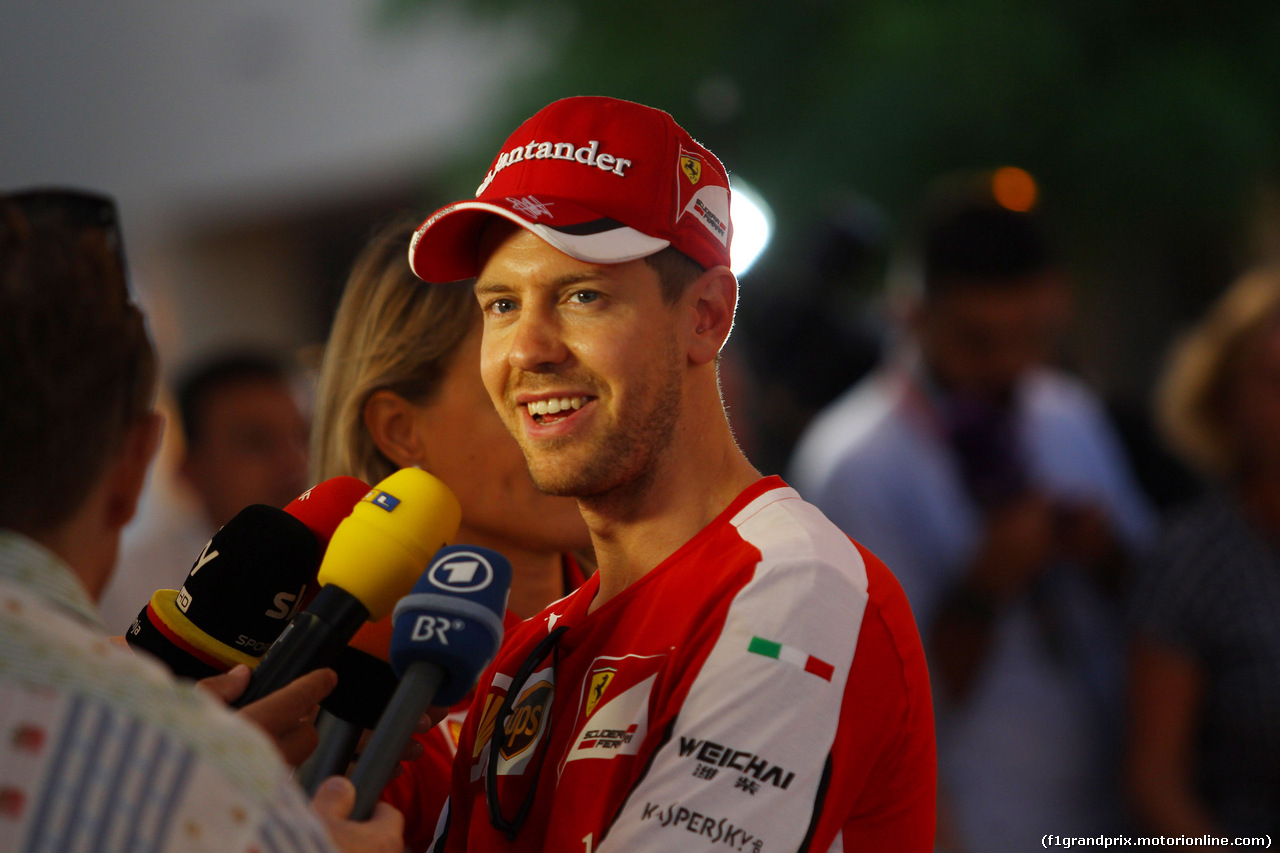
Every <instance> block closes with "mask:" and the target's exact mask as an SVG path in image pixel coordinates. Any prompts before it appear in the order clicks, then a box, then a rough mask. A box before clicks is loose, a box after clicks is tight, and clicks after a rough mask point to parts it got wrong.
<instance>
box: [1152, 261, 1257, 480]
mask: <svg viewBox="0 0 1280 853" xmlns="http://www.w3.org/2000/svg"><path fill="white" fill-rule="evenodd" d="M1278 321H1280V265H1277V266H1270V267H1265V268H1259V269H1255V270H1253V271H1251V272H1248V273H1246V274H1245V275H1243V276H1242V277H1241V278H1240V279H1238V280H1237V281H1236V283H1235V284H1234V285H1232V287H1231V288H1230V289H1229V290H1228V291H1227V292H1226V293H1224V294H1223V295H1222V296H1221V297H1219V299H1218V301H1217V302H1216V303H1214V305H1213V307H1212V308H1211V309H1210V310H1209V313H1208V314H1206V315H1205V317H1204V318H1203V319H1202V320H1201V321H1200V322H1199V324H1198V325H1196V326H1195V327H1194V328H1193V329H1192V330H1191V331H1190V332H1189V333H1188V334H1187V335H1185V336H1184V337H1183V338H1182V339H1181V340H1180V341H1179V342H1178V343H1177V345H1176V346H1175V348H1174V350H1173V351H1172V353H1171V355H1170V358H1169V359H1168V361H1167V363H1166V368H1165V371H1164V374H1163V376H1162V377H1161V379H1160V381H1159V383H1158V384H1157V387H1156V417H1157V421H1158V422H1159V424H1160V427H1161V428H1162V430H1163V431H1164V433H1165V437H1166V438H1167V440H1168V441H1169V444H1170V446H1171V447H1172V448H1173V449H1174V450H1175V451H1177V452H1178V453H1179V454H1181V455H1182V456H1183V457H1184V458H1185V459H1186V460H1187V461H1188V462H1190V463H1191V464H1192V465H1194V466H1195V467H1196V468H1198V469H1200V470H1201V471H1202V472H1203V473H1205V474H1208V475H1210V476H1213V477H1219V478H1227V479H1231V478H1235V477H1237V476H1239V475H1240V474H1241V473H1242V466H1243V462H1244V459H1243V455H1244V453H1245V450H1246V449H1245V448H1242V447H1239V446H1238V442H1237V441H1236V437H1235V432H1234V430H1233V428H1232V424H1231V421H1230V419H1231V416H1232V406H1233V401H1232V393H1233V388H1234V383H1235V381H1236V379H1237V377H1238V374H1239V370H1240V366H1241V364H1242V361H1243V356H1244V354H1245V353H1247V352H1248V350H1249V349H1250V348H1251V347H1252V346H1253V344H1255V343H1256V342H1257V341H1258V340H1259V339H1260V338H1261V337H1262V336H1263V335H1264V334H1265V333H1266V332H1267V331H1269V330H1270V329H1271V328H1273V327H1274V326H1275V324H1276V323H1277V322H1278Z"/></svg>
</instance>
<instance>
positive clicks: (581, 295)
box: [569, 290, 600, 305]
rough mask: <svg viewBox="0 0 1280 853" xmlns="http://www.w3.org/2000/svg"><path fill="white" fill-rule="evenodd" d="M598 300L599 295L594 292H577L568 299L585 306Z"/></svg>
mask: <svg viewBox="0 0 1280 853" xmlns="http://www.w3.org/2000/svg"><path fill="white" fill-rule="evenodd" d="M599 298H600V294H599V293H596V292H595V291H594V290H579V291H576V292H575V293H574V294H573V295H572V296H570V297H569V299H570V301H572V302H577V303H578V304H579V305H586V304H587V303H590V302H595V301H596V300H597V299H599Z"/></svg>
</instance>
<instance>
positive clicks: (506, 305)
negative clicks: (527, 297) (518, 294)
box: [489, 299, 516, 314]
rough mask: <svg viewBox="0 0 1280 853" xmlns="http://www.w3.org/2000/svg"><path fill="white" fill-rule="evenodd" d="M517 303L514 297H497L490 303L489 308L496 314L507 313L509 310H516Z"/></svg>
mask: <svg viewBox="0 0 1280 853" xmlns="http://www.w3.org/2000/svg"><path fill="white" fill-rule="evenodd" d="M515 309H516V303H515V300H514V299H495V300H493V301H492V302H490V303H489V310H490V311H491V312H492V313H494V314H506V313H507V312H508V311H514V310H515Z"/></svg>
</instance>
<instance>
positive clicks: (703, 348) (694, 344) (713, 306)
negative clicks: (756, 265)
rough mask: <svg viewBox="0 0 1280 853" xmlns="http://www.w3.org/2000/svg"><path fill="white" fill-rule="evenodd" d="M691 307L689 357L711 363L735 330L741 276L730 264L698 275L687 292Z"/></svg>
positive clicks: (698, 361) (694, 361) (695, 362)
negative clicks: (735, 312) (739, 276)
mask: <svg viewBox="0 0 1280 853" xmlns="http://www.w3.org/2000/svg"><path fill="white" fill-rule="evenodd" d="M685 298H686V300H687V304H688V305H689V306H690V308H691V313H690V314H688V315H687V316H689V317H690V318H691V320H690V323H689V326H688V328H687V332H688V334H689V340H688V353H689V360H690V361H691V362H693V363H694V364H707V363H709V362H713V361H715V359H716V357H717V356H718V355H720V350H721V348H722V347H723V346H724V342H725V341H727V340H728V339H729V332H730V330H731V329H733V313H734V311H735V310H736V308H737V305H738V279H737V278H736V277H734V275H733V272H732V271H731V270H730V269H729V268H728V267H726V266H716V267H712V268H711V269H709V270H707V271H706V272H704V273H703V274H702V275H700V276H698V277H697V278H696V279H695V280H694V281H693V282H692V283H691V284H690V285H689V287H688V290H687V291H686V293H685Z"/></svg>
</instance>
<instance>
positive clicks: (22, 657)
mask: <svg viewBox="0 0 1280 853" xmlns="http://www.w3.org/2000/svg"><path fill="white" fill-rule="evenodd" d="M242 850H243V851H250V850H256V851H261V853H291V852H292V851H316V853H322V851H323V852H324V853H327V851H331V850H332V847H331V845H330V842H329V840H328V836H327V834H326V833H325V830H324V828H323V827H322V826H321V824H320V822H319V820H318V819H317V818H316V817H315V815H314V814H313V813H312V811H311V809H310V806H309V805H308V803H307V802H306V800H305V799H304V798H303V795H302V793H301V791H300V790H299V789H298V788H297V787H296V785H295V784H294V783H293V782H292V780H291V779H290V778H289V772H288V769H287V768H286V767H285V765H284V763H283V762H282V760H281V759H280V757H279V753H278V752H277V751H276V749H275V746H274V744H272V743H271V741H270V740H269V739H268V738H267V737H266V735H265V734H263V733H262V732H260V731H258V730H257V729H256V728H254V727H253V726H251V725H248V724H246V723H244V722H243V721H241V720H239V719H237V718H236V717H235V716H234V715H233V714H231V713H229V712H228V711H227V709H226V708H225V706H223V705H222V704H221V703H219V702H218V701H217V700H216V699H214V698H213V697H212V696H210V695H207V694H206V693H205V692H204V691H202V690H198V689H197V688H195V687H194V686H193V685H191V684H190V683H182V682H178V681H175V680H174V679H173V677H172V676H170V675H169V674H168V672H166V671H165V670H164V669H163V667H161V666H160V665H158V664H156V663H154V662H153V661H150V660H147V659H146V658H144V657H142V656H139V655H135V654H134V653H133V652H131V651H129V650H128V649H126V648H121V647H119V646H116V645H115V644H113V643H111V642H110V641H109V640H108V639H107V637H106V635H105V632H104V631H103V629H102V626H101V623H100V621H99V619H98V616H97V613H96V611H95V609H94V605H93V603H92V602H91V601H90V599H89V597H88V595H87V594H86V592H85V590H84V588H83V586H82V585H81V584H80V582H79V579H78V578H77V577H76V576H75V575H74V574H73V573H72V571H71V570H70V569H69V568H68V567H67V566H66V565H65V564H64V563H62V561H61V560H60V559H59V558H58V557H57V556H55V555H54V554H52V553H51V552H49V551H48V550H46V549H44V548H43V547H41V546H40V545H38V544H37V543H35V542H33V541H31V540H30V539H27V538H25V537H23V536H20V535H18V534H16V533H13V532H11V531H0V853H11V851H13V853H17V851H22V853H44V851H49V853H54V851H57V853H62V851H85V853H91V852H92V853H96V851H102V853H115V852H116V851H138V853H143V851H147V853H151V852H152V851H154V853H165V851H184V853H200V851H220V853H226V851H242Z"/></svg>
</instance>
